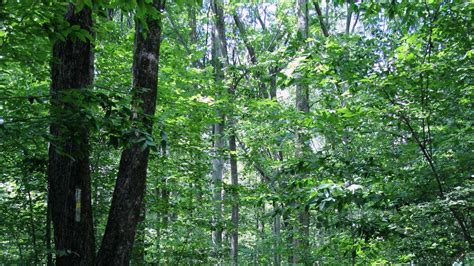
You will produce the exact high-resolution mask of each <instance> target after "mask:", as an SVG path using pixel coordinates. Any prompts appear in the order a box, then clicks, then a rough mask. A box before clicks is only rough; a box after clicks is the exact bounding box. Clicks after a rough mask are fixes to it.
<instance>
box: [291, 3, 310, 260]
mask: <svg viewBox="0 0 474 266" xmlns="http://www.w3.org/2000/svg"><path fill="white" fill-rule="evenodd" d="M296 10H297V16H298V37H299V39H300V41H301V44H302V46H306V39H307V38H308V1H307V0H297V5H296ZM296 110H297V111H299V112H302V113H309V88H308V85H307V84H305V82H304V80H300V81H299V82H298V83H297V85H296ZM307 141H308V137H307V136H305V135H304V134H303V133H301V132H297V134H296V142H297V143H296V158H298V159H303V158H304V156H305V154H306V151H307V150H308V144H307ZM309 256H310V252H309V209H308V208H307V207H306V206H303V207H302V208H301V209H300V210H299V211H298V236H297V237H296V238H295V256H294V261H295V262H296V263H304V264H309Z"/></svg>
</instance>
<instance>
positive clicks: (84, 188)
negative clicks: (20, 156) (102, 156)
mask: <svg viewBox="0 0 474 266" xmlns="http://www.w3.org/2000/svg"><path fill="white" fill-rule="evenodd" d="M65 19H66V20H67V21H68V22H69V23H70V24H71V25H78V26H79V27H81V28H82V29H84V30H86V31H89V32H91V27H92V18H91V10H90V9H89V8H84V9H82V10H81V11H79V12H77V11H76V10H75V8H74V6H73V5H72V4H70V5H69V6H68V9H67V13H66V15H65ZM91 35H92V32H91ZM93 78H94V57H93V53H92V44H91V42H90V41H89V40H87V41H85V42H83V41H81V40H80V39H78V38H76V37H74V36H71V35H70V36H68V37H67V38H66V40H65V41H57V42H56V43H55V44H54V47H53V60H52V64H51V80H52V84H51V95H52V99H51V115H52V116H53V117H54V121H53V122H52V124H51V128H50V130H51V135H52V137H53V140H52V141H51V143H50V146H49V165H48V182H49V188H50V189H49V195H48V204H49V208H50V210H51V217H52V222H53V227H54V242H55V249H56V254H57V255H56V265H92V264H93V263H94V254H95V247H94V233H93V223H92V210H91V198H90V195H91V189H90V186H91V184H90V182H91V181H90V169H89V143H88V135H89V133H88V131H89V130H88V121H86V119H85V118H84V116H83V115H81V103H80V102H73V101H71V100H70V98H71V97H67V98H69V99H66V97H64V96H65V95H69V94H70V93H73V92H74V93H75V92H79V91H82V89H85V88H87V87H89V86H91V85H92V82H93ZM75 99H76V98H75ZM77 99H80V98H77ZM76 198H77V199H78V201H79V202H76ZM79 199H80V200H79Z"/></svg>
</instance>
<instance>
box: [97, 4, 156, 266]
mask: <svg viewBox="0 0 474 266" xmlns="http://www.w3.org/2000/svg"><path fill="white" fill-rule="evenodd" d="M152 5H153V8H155V9H156V10H157V11H158V12H161V11H162V9H163V8H164V1H162V0H154V1H153V3H152ZM147 25H148V31H147V32H145V29H144V27H143V25H141V24H140V23H137V24H136V25H135V45H134V57H133V98H132V102H133V109H134V113H133V115H132V118H131V119H132V120H134V121H136V122H137V124H139V126H137V128H136V130H137V131H136V132H138V130H139V129H141V130H145V131H146V132H147V134H148V135H151V134H152V128H153V118H152V117H153V115H154V114H155V109H156V96H157V86H158V62H159V55H160V54H159V49H160V43H161V23H160V21H159V19H155V18H151V16H149V17H148V18H147ZM137 135H138V136H135V137H137V138H139V137H143V136H140V135H139V134H138V133H137ZM142 145H143V143H134V144H130V146H127V147H126V148H125V149H124V151H123V152H122V155H121V158H120V167H119V172H118V177H117V181H116V184H115V189H114V194H113V197H112V206H111V208H110V211H109V218H108V221H107V227H106V229H105V234H104V238H103V240H102V245H101V247H100V250H99V253H98V257H97V265H129V263H130V253H131V248H132V247H133V243H134V240H135V233H136V228H137V224H138V221H139V218H140V210H141V207H142V203H143V198H144V194H145V185H146V174H147V166H148V156H149V152H150V150H149V148H148V147H145V148H143V147H142Z"/></svg>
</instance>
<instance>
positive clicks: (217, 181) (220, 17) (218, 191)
mask: <svg viewBox="0 0 474 266" xmlns="http://www.w3.org/2000/svg"><path fill="white" fill-rule="evenodd" d="M211 7H212V11H213V15H214V27H213V33H212V64H213V66H214V79H215V81H216V84H217V85H218V86H219V87H222V88H223V87H224V83H223V81H224V70H223V68H224V64H225V63H227V60H228V56H227V43H226V39H225V27H224V14H223V13H224V12H223V6H222V3H221V2H220V1H219V0H213V1H211ZM223 94H225V91H224V90H223V91H219V92H218V97H219V96H221V95H223ZM217 116H218V117H219V118H220V119H221V121H220V122H219V123H216V124H215V125H214V153H215V158H214V159H213V161H212V166H213V173H212V180H213V185H214V186H213V189H214V192H213V194H214V219H213V220H214V230H213V233H212V239H213V243H214V246H215V251H216V255H217V257H220V256H221V249H222V181H223V179H222V178H223V170H224V153H223V152H224V148H225V139H224V127H225V114H224V113H223V110H222V109H221V110H218V111H217Z"/></svg>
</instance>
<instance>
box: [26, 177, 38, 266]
mask: <svg viewBox="0 0 474 266" xmlns="http://www.w3.org/2000/svg"><path fill="white" fill-rule="evenodd" d="M27 186H28V185H27ZM26 189H27V196H28V210H29V211H30V229H31V232H30V234H31V244H32V246H33V254H34V258H33V262H34V264H38V259H39V256H38V247H37V246H36V222H35V218H34V217H35V215H34V209H33V199H32V197H31V192H30V189H29V188H26Z"/></svg>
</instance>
